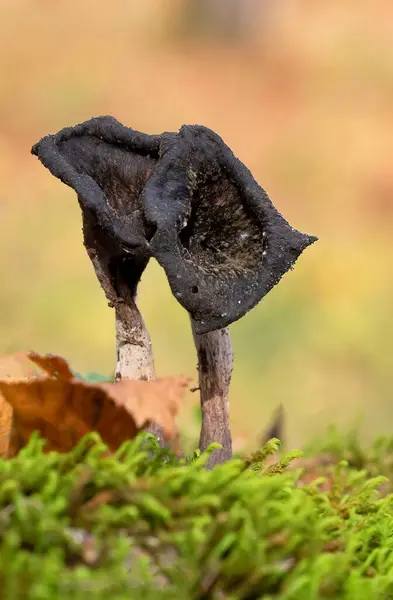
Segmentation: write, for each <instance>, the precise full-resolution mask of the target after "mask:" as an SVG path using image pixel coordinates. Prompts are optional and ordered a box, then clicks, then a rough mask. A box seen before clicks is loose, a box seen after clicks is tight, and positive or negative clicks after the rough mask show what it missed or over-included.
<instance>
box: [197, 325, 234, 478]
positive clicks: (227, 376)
mask: <svg viewBox="0 0 393 600" xmlns="http://www.w3.org/2000/svg"><path fill="white" fill-rule="evenodd" d="M191 325H192V332H193V336H194V342H195V347H196V349H197V353H198V373H199V387H200V397H201V410H202V428H201V435H200V439H199V448H200V450H201V451H202V452H203V451H204V450H206V448H207V447H208V446H209V444H211V443H213V442H218V443H219V444H221V445H222V448H221V449H220V450H215V451H214V452H213V454H212V455H211V457H210V459H209V461H208V463H207V467H208V468H210V469H211V468H212V467H214V466H215V465H217V464H221V463H224V462H225V461H227V460H229V459H230V458H231V457H232V438H231V429H230V421H229V400H228V392H229V385H230V382H231V375H232V365H233V353H232V343H231V338H230V334H229V331H228V329H227V328H225V329H219V330H217V331H212V332H210V333H204V334H197V333H195V327H194V323H193V321H191Z"/></svg>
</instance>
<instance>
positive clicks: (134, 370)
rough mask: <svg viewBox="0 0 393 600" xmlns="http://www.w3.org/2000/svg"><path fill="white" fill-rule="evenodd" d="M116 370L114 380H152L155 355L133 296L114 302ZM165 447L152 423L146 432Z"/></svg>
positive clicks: (155, 426)
mask: <svg viewBox="0 0 393 600" xmlns="http://www.w3.org/2000/svg"><path fill="white" fill-rule="evenodd" d="M115 308H116V371H115V381H121V380H122V379H139V380H143V381H150V380H151V379H155V377H156V374H155V368H154V356H153V350H152V345H151V340H150V335H149V332H148V331H147V328H146V325H145V323H144V321H143V318H142V315H141V313H140V312H139V309H138V306H137V303H136V297H135V296H134V297H132V298H131V297H129V296H127V298H126V300H125V301H120V302H119V301H118V302H117V303H116V306H115ZM146 432H147V433H152V434H153V435H155V436H156V438H157V440H158V443H159V444H160V446H163V445H164V440H163V431H162V428H161V427H160V426H158V425H155V424H152V425H150V426H149V427H148V429H147V430H146Z"/></svg>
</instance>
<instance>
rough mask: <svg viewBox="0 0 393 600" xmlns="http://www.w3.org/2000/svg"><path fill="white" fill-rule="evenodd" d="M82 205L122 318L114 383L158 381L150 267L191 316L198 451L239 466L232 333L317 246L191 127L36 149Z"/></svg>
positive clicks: (91, 124) (85, 133)
mask: <svg viewBox="0 0 393 600" xmlns="http://www.w3.org/2000/svg"><path fill="white" fill-rule="evenodd" d="M32 152H33V153H34V154H35V155H37V156H38V158H39V159H40V160H41V162H42V163H43V164H44V165H45V166H46V167H47V168H48V169H49V170H50V171H51V173H52V174H53V175H55V176H56V177H58V178H59V179H60V180H61V181H63V182H64V183H65V184H67V185H69V186H70V187H72V188H73V189H74V190H75V191H76V193H77V195H78V199H79V204H80V206H81V209H82V216H83V231H84V243H85V246H86V249H87V252H88V254H89V256H90V258H91V261H92V263H93V265H94V268H95V271H96V274H97V277H98V279H99V281H100V283H101V286H102V288H103V289H104V291H105V293H106V296H107V298H108V300H109V302H110V304H111V305H113V306H114V307H115V310H116V323H117V357H118V361H117V367H116V378H117V379H120V378H145V379H151V378H153V377H154V362H153V355H152V351H151V344H150V338H149V335H148V332H147V330H146V328H145V326H144V324H143V320H142V317H141V315H140V313H139V311H138V308H137V306H136V301H135V298H136V290H137V284H138V282H139V280H140V277H141V275H142V273H143V271H144V269H145V267H146V265H147V263H148V261H149V259H150V257H152V256H153V257H154V258H156V260H157V261H158V263H159V264H160V265H161V266H162V267H163V269H164V270H165V273H166V275H167V278H168V281H169V285H170V287H171V290H172V293H173V295H174V296H175V298H176V299H177V300H178V302H180V304H181V305H182V306H183V307H184V308H186V310H187V311H188V312H189V314H190V317H191V322H192V329H193V334H194V339H195V344H196V348H197V352H198V363H199V378H200V388H201V405H202V432H201V440H200V447H201V450H204V449H205V448H206V446H207V445H208V444H209V443H211V442H213V441H217V442H220V443H221V444H222V445H223V449H222V451H220V452H216V454H215V455H213V457H214V458H213V457H212V460H211V464H213V463H214V462H217V461H221V460H223V459H225V458H229V457H230V456H231V438H230V428H229V411H228V388H229V383H230V376H231V371H232V350H231V344H230V338H229V333H228V331H227V330H226V329H225V328H226V327H227V326H228V325H229V324H230V323H233V322H234V321H236V320H238V319H239V318H240V317H242V316H243V315H244V314H245V313H246V312H247V311H249V310H250V309H251V308H253V307H254V306H255V305H256V304H257V303H258V302H259V301H260V300H261V299H262V298H263V296H265V295H266V294H267V293H268V292H269V290H271V289H272V287H273V286H274V285H276V284H277V283H278V281H279V280H280V279H281V277H282V276H283V275H284V274H285V273H286V272H287V271H288V270H289V269H290V268H292V266H293V264H294V263H295V261H296V260H297V258H298V257H299V256H300V254H301V253H302V251H303V250H304V249H305V248H306V247H307V246H309V245H310V244H312V243H313V242H314V241H315V240H316V238H315V237H312V236H308V235H305V234H302V233H300V232H299V231H297V230H295V229H293V228H292V227H291V226H290V225H289V224H288V223H287V221H286V220H285V219H284V217H282V215H281V214H280V213H279V212H278V211H277V210H276V209H275V207H274V206H273V204H272V203H271V201H270V199H269V197H268V195H267V194H266V192H265V191H264V190H263V189H262V188H261V187H260V186H259V185H258V184H257V182H256V181H255V180H254V178H253V177H252V175H251V173H250V172H249V170H248V169H247V168H246V167H245V166H244V165H243V164H242V163H241V162H240V161H239V160H238V159H237V158H236V157H235V156H234V155H233V153H232V151H231V150H230V149H229V147H228V146H227V145H226V144H225V143H224V142H223V141H222V139H221V138H220V137H219V136H218V135H217V134H216V133H214V132H213V131H211V130H209V129H207V128H206V127H202V126H183V127H182V128H181V129H180V131H179V132H178V133H163V134H161V135H147V134H143V133H140V132H137V131H134V130H132V129H129V128H127V127H124V126H123V125H122V124H120V123H119V122H118V121H116V120H115V119H113V118H112V117H97V118H94V119H91V120H90V121H86V122H85V123H82V124H80V125H77V126H76V127H71V128H66V129H63V130H61V131H60V132H58V133H57V134H55V135H50V136H47V137H44V138H43V139H42V140H40V141H39V142H38V143H37V144H36V145H35V146H34V147H33V149H32Z"/></svg>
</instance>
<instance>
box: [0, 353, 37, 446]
mask: <svg viewBox="0 0 393 600" xmlns="http://www.w3.org/2000/svg"><path fill="white" fill-rule="evenodd" d="M36 372H37V369H35V367H34V365H33V364H32V363H31V361H30V359H29V353H28V352H17V353H16V354H9V355H6V356H0V380H6V381H21V380H27V379H31V378H33V377H35V376H36ZM11 429H12V407H11V406H10V404H8V402H7V401H6V400H5V398H4V397H3V395H2V394H1V393H0V457H4V456H7V454H8V448H9V444H10V437H11Z"/></svg>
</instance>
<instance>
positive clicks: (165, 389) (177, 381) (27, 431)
mask: <svg viewBox="0 0 393 600" xmlns="http://www.w3.org/2000/svg"><path fill="white" fill-rule="evenodd" d="M30 358H31V360H33V361H34V363H35V364H36V365H38V366H39V367H40V368H42V369H44V370H45V371H46V372H47V373H49V374H51V375H56V378H53V377H50V376H49V377H48V376H41V377H36V378H33V379H30V380H27V381H26V379H25V378H24V379H22V380H20V379H19V380H15V378H12V379H10V380H6V379H5V378H3V379H1V378H0V393H1V394H2V395H3V397H4V399H5V400H6V402H8V403H9V404H10V405H11V406H12V408H13V410H14V423H13V430H12V435H11V441H10V444H9V452H8V455H9V456H14V455H15V454H16V453H17V452H18V451H19V449H20V448H21V447H23V446H24V445H25V444H26V443H27V441H28V439H29V437H30V435H31V433H32V432H33V431H36V430H38V431H40V432H41V434H42V435H43V437H45V438H46V439H47V440H48V443H47V445H46V447H45V449H46V451H50V450H57V451H60V452H67V451H69V450H71V449H72V448H73V447H74V446H75V445H76V444H77V443H78V442H79V440H80V439H81V438H82V437H83V436H84V435H85V434H87V433H89V432H90V431H97V432H98V433H99V434H100V435H101V437H102V439H103V441H104V442H105V443H106V444H107V445H108V447H109V449H110V450H111V451H114V450H115V449H117V448H118V447H119V446H120V445H121V443H122V442H123V441H125V440H128V439H131V438H133V437H135V435H136V434H137V433H138V432H139V431H140V430H142V429H144V428H145V427H146V426H147V425H149V424H151V423H152V422H155V423H158V424H159V425H161V426H162V427H163V430H164V434H165V436H166V438H167V439H170V438H172V437H173V436H174V435H175V432H176V429H175V416H176V414H177V412H178V410H179V408H180V405H181V402H182V399H183V396H184V395H185V392H186V389H187V386H188V383H189V380H188V379H187V378H184V377H178V378H168V379H161V380H160V379H157V380H154V381H125V380H124V381H121V382H118V383H95V384H92V383H87V382H84V381H80V380H78V379H76V378H73V377H72V373H71V371H70V369H69V368H68V365H67V363H66V362H65V361H64V360H63V359H61V358H60V357H54V356H47V357H42V356H39V355H36V354H32V355H30ZM33 375H34V374H33Z"/></svg>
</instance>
